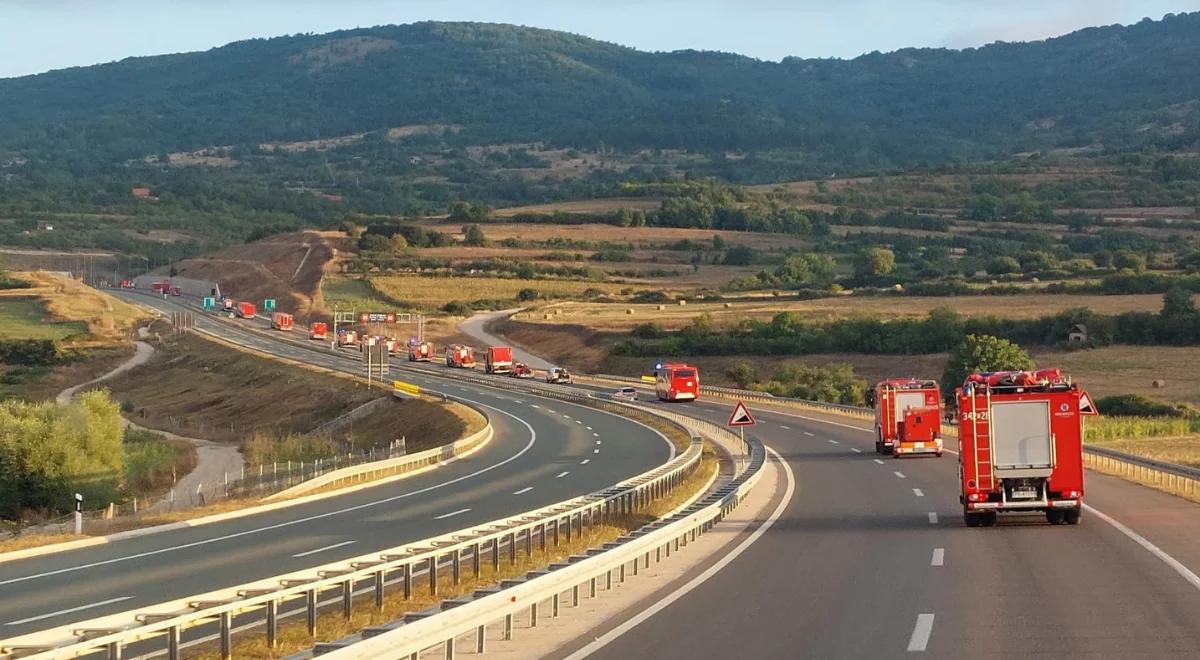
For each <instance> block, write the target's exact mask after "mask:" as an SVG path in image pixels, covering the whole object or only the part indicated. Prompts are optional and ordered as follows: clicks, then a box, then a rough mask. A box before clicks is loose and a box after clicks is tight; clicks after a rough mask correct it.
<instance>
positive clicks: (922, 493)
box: [913, 488, 925, 497]
mask: <svg viewBox="0 0 1200 660" xmlns="http://www.w3.org/2000/svg"><path fill="white" fill-rule="evenodd" d="M913 495H916V496H917V497H925V491H923V490H921V489H920V488H914V489H913Z"/></svg>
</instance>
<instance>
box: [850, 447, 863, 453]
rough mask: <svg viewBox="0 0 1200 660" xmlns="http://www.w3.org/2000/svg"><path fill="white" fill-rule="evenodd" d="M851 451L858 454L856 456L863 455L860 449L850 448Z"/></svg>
mask: <svg viewBox="0 0 1200 660" xmlns="http://www.w3.org/2000/svg"><path fill="white" fill-rule="evenodd" d="M850 451H852V452H854V453H856V454H861V453H862V450H861V449H859V448H858V447H851V448H850Z"/></svg>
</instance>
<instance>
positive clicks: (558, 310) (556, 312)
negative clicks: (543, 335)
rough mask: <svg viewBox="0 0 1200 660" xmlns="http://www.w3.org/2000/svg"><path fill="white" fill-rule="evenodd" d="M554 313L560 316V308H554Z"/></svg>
mask: <svg viewBox="0 0 1200 660" xmlns="http://www.w3.org/2000/svg"><path fill="white" fill-rule="evenodd" d="M554 314H555V316H562V310H561V309H556V310H554Z"/></svg>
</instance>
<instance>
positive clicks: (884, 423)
mask: <svg viewBox="0 0 1200 660" xmlns="http://www.w3.org/2000/svg"><path fill="white" fill-rule="evenodd" d="M941 396H942V393H941V390H940V389H939V388H938V384H937V381H933V380H919V379H916V378H892V379H889V380H885V381H881V382H879V383H877V384H876V385H875V452H876V453H879V454H891V455H893V456H903V455H905V454H934V455H935V456H941V455H942V419H941V415H942V408H941Z"/></svg>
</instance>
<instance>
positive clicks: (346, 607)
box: [342, 580, 354, 621]
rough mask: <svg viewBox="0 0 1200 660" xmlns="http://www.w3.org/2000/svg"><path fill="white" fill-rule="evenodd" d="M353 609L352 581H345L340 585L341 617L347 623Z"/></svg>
mask: <svg viewBox="0 0 1200 660" xmlns="http://www.w3.org/2000/svg"><path fill="white" fill-rule="evenodd" d="M353 609H354V580H346V581H345V582H343V583H342V616H343V617H345V619H346V620H347V621H349V620H350V617H351V616H352V614H353Z"/></svg>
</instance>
